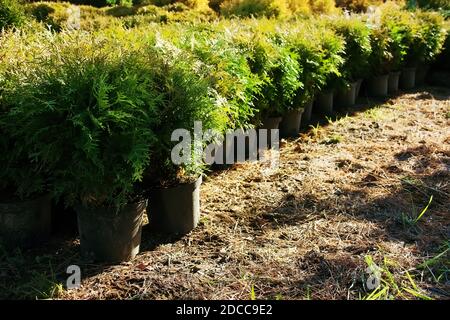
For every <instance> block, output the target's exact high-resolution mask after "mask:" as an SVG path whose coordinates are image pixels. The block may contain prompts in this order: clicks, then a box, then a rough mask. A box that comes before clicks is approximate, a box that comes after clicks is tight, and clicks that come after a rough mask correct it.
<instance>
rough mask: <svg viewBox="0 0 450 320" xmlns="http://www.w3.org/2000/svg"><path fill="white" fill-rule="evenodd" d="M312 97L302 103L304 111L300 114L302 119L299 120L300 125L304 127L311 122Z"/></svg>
mask: <svg viewBox="0 0 450 320" xmlns="http://www.w3.org/2000/svg"><path fill="white" fill-rule="evenodd" d="M313 103H314V98H311V100H309V101H308V102H306V103H305V105H304V108H303V109H304V111H303V114H302V120H301V124H300V125H301V126H302V127H305V126H307V125H308V124H309V123H310V122H311V114H312V108H313Z"/></svg>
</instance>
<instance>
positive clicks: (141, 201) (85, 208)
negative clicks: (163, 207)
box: [74, 197, 148, 216]
mask: <svg viewBox="0 0 450 320" xmlns="http://www.w3.org/2000/svg"><path fill="white" fill-rule="evenodd" d="M147 202H148V198H146V197H145V198H142V199H139V200H136V201H130V202H127V203H126V204H125V205H123V206H122V207H120V208H117V207H114V206H108V205H100V206H85V205H84V204H82V203H79V204H77V205H75V206H74V209H75V211H79V210H83V211H100V210H117V212H120V211H122V210H126V209H128V208H130V207H133V206H136V205H140V204H145V203H147ZM111 216H112V215H111Z"/></svg>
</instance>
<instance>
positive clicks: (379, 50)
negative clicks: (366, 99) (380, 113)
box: [367, 26, 392, 97]
mask: <svg viewBox="0 0 450 320" xmlns="http://www.w3.org/2000/svg"><path fill="white" fill-rule="evenodd" d="M389 42H390V38H389V35H388V33H387V31H386V30H385V29H383V28H381V27H379V26H374V27H372V29H371V35H370V43H371V47H372V51H371V54H370V56H369V65H370V73H371V74H370V75H368V79H367V80H368V81H367V82H368V83H367V91H368V94H369V95H371V96H376V97H385V96H387V94H388V82H389V71H390V61H391V59H392V55H391V53H390V52H389V50H388V48H389Z"/></svg>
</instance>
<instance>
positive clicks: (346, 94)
mask: <svg viewBox="0 0 450 320" xmlns="http://www.w3.org/2000/svg"><path fill="white" fill-rule="evenodd" d="M357 87H358V83H357V82H353V83H351V84H350V85H349V86H348V87H347V88H345V89H341V90H339V91H338V92H337V93H336V99H335V102H334V105H335V106H336V107H337V108H343V107H351V106H354V105H355V102H356V89H357Z"/></svg>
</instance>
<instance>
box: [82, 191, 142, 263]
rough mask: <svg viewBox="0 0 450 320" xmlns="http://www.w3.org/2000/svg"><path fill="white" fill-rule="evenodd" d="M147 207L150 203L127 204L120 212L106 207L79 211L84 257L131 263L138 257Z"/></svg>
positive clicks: (102, 260)
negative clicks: (130, 261) (143, 218)
mask: <svg viewBox="0 0 450 320" xmlns="http://www.w3.org/2000/svg"><path fill="white" fill-rule="evenodd" d="M146 207H147V200H142V201H140V202H137V203H133V204H128V205H126V206H125V207H123V208H122V209H120V210H119V211H118V212H116V210H115V209H113V208H107V207H99V208H86V207H83V206H79V207H77V208H76V211H77V214H78V231H79V233H80V243H81V255H82V257H83V258H84V259H86V260H89V261H99V262H113V263H116V262H121V261H128V260H132V259H133V258H134V257H135V256H136V255H137V254H138V253H139V248H140V244H141V234H142V216H143V214H144V211H145V209H146Z"/></svg>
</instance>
